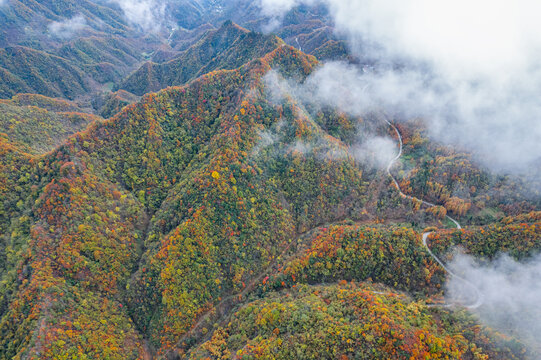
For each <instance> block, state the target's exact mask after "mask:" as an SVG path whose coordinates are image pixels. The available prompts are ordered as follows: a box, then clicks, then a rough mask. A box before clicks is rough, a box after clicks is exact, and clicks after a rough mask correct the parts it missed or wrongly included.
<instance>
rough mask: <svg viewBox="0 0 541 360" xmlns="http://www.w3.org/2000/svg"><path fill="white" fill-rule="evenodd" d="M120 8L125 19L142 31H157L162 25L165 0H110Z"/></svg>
mask: <svg viewBox="0 0 541 360" xmlns="http://www.w3.org/2000/svg"><path fill="white" fill-rule="evenodd" d="M110 1H112V2H114V3H116V4H118V6H120V8H121V9H122V11H123V12H124V16H125V17H126V19H127V20H128V21H129V22H130V23H131V24H132V25H135V26H137V27H139V28H140V29H141V30H143V31H158V30H159V29H160V27H161V26H162V25H163V21H164V17H165V7H166V5H167V2H166V1H159V0H110Z"/></svg>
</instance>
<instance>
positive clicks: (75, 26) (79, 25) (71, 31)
mask: <svg viewBox="0 0 541 360" xmlns="http://www.w3.org/2000/svg"><path fill="white" fill-rule="evenodd" d="M86 25H87V23H86V19H85V18H84V16H83V15H81V14H79V15H76V16H74V17H72V18H71V19H65V20H63V21H54V22H52V23H50V24H49V26H48V29H49V33H51V34H52V35H53V36H55V37H57V38H60V39H69V38H72V37H73V36H74V35H75V34H77V33H78V32H79V31H81V30H82V29H84V28H85V26H86Z"/></svg>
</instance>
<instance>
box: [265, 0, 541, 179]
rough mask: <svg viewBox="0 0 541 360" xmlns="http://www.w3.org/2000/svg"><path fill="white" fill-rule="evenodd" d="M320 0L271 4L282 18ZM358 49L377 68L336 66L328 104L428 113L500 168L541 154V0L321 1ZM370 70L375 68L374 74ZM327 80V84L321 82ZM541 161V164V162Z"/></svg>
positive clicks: (437, 130) (442, 133)
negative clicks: (510, 0) (286, 12)
mask: <svg viewBox="0 0 541 360" xmlns="http://www.w3.org/2000/svg"><path fill="white" fill-rule="evenodd" d="M315 2H316V1H311V0H307V1H304V0H289V1H287V0H282V1H279V2H277V3H274V2H273V1H270V0H268V1H267V0H261V5H262V7H263V12H264V13H265V14H267V15H272V16H274V17H275V18H280V16H281V14H283V13H284V12H285V11H287V10H290V9H291V8H292V7H294V6H296V5H298V4H300V3H308V4H313V3H315ZM317 2H318V3H324V4H327V5H328V7H329V9H330V12H331V14H332V15H333V18H334V21H335V24H336V26H337V29H338V31H340V32H341V33H343V34H346V35H348V38H349V41H350V45H351V49H353V51H355V52H356V54H357V55H358V56H359V57H360V58H361V59H364V60H366V61H367V63H369V64H371V65H373V66H370V67H365V68H364V70H365V71H363V70H362V69H359V68H354V67H351V66H348V65H344V64H336V63H334V64H328V65H325V66H324V67H323V68H322V69H320V70H319V71H318V72H317V73H316V74H315V75H314V76H313V77H312V82H313V85H314V86H315V88H316V89H317V90H318V94H319V95H320V100H321V101H323V102H326V103H335V104H336V105H337V106H339V107H340V108H341V109H344V110H347V111H349V112H353V113H359V112H362V111H364V110H373V109H374V108H378V107H379V108H381V109H384V110H387V111H389V110H392V111H393V112H394V113H395V115H402V116H420V117H423V118H424V119H426V121H427V124H428V127H429V131H430V133H431V136H432V137H433V138H434V139H436V140H438V141H443V142H446V143H450V144H458V145H460V146H461V147H465V148H467V149H470V150H471V151H472V152H473V154H474V155H475V157H476V159H477V160H478V161H480V162H482V163H483V164H484V165H486V166H488V167H490V168H492V169H494V170H497V171H505V172H507V171H518V172H524V171H526V170H527V169H529V168H530V167H532V166H538V164H539V161H540V160H541V103H540V102H539V101H538V99H539V95H540V93H541V85H540V84H541V65H539V64H541V37H539V36H538V34H539V33H541V23H540V22H539V21H537V19H536V17H535V15H534V14H538V13H539V10H541V3H539V4H538V3H536V2H533V1H529V0H517V1H513V2H508V1H503V0H496V1H491V0H479V1H475V2H473V3H472V2H471V1H466V0H458V1H453V2H440V1H436V2H435V1H430V0H409V1H399V0H377V1H376V0H352V1H338V0H320V1H317ZM366 70H368V71H366ZM318 81H319V84H318V83H317V82H318ZM536 164H537V165H536Z"/></svg>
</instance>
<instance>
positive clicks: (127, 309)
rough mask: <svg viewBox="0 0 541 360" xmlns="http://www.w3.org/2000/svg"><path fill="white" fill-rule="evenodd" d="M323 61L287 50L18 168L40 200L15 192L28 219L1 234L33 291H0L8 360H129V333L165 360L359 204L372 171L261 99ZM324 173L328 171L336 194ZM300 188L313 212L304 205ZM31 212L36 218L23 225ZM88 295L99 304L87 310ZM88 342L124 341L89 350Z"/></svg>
mask: <svg viewBox="0 0 541 360" xmlns="http://www.w3.org/2000/svg"><path fill="white" fill-rule="evenodd" d="M314 64H315V61H314V60H313V59H312V58H309V57H306V56H305V55H302V54H301V53H298V52H295V51H294V50H293V49H291V48H289V47H279V48H278V49H276V50H275V51H274V52H272V53H270V54H269V55H267V56H266V57H264V58H263V59H261V60H256V61H254V62H251V63H250V64H249V65H247V66H244V67H242V68H240V69H239V70H235V71H224V72H217V73H213V74H210V75H207V76H205V77H203V78H201V79H200V80H198V81H196V82H194V83H192V84H190V85H189V86H188V87H186V88H172V89H170V90H167V91H164V92H161V93H159V94H157V95H151V96H147V97H145V98H144V99H143V100H142V102H141V103H140V104H137V105H132V106H130V107H128V108H127V109H125V110H124V111H123V112H122V113H121V114H119V115H117V116H116V117H115V118H113V119H112V120H110V121H109V122H105V123H99V122H95V123H94V124H93V126H92V127H91V128H90V129H89V130H88V131H86V132H85V133H81V134H79V135H77V136H76V137H75V138H72V140H71V141H70V142H69V144H67V145H66V146H63V147H61V148H60V149H59V150H57V151H55V152H53V153H51V154H50V155H46V156H45V157H44V158H42V159H39V160H33V159H32V158H28V159H25V158H24V156H23V157H22V158H21V160H18V161H23V162H26V163H27V164H28V165H27V166H30V167H31V168H32V167H34V166H35V168H33V170H31V171H30V173H29V174H28V176H27V175H24V174H19V175H17V173H11V174H9V176H10V177H9V178H10V179H13V180H9V181H16V182H19V183H20V185H19V187H21V190H22V189H23V187H25V186H30V187H32V189H33V191H32V192H29V193H27V194H26V195H25V192H24V191H22V192H18V193H15V194H12V193H11V192H12V191H13V189H12V188H11V187H9V186H7V187H6V189H5V191H6V193H5V194H4V197H5V198H13V199H14V200H13V201H15V202H17V204H18V206H17V207H15V208H13V209H12V208H11V206H12V205H11V203H6V205H7V206H8V209H5V214H6V216H7V218H6V221H5V222H4V224H5V225H4V226H6V227H8V228H11V229H12V234H13V235H14V236H16V238H13V237H8V238H5V239H4V245H3V247H4V248H6V249H7V250H6V251H7V252H8V253H18V254H20V255H24V256H23V257H24V260H23V261H22V262H21V263H14V262H13V261H14V259H12V258H10V259H9V260H8V259H6V260H5V262H6V264H7V265H5V272H4V275H3V278H5V279H6V278H11V279H13V276H15V273H14V271H16V269H19V275H17V276H19V277H20V276H22V277H23V278H24V280H22V282H21V283H19V284H17V285H16V286H15V288H13V287H11V286H10V287H8V288H6V289H4V293H3V298H4V299H5V302H6V303H9V306H8V307H7V309H6V310H5V312H4V314H3V317H2V319H3V320H2V325H0V328H1V330H0V331H1V332H2V339H3V345H2V346H3V349H4V350H3V351H4V352H3V356H8V357H11V356H14V355H15V354H17V353H19V354H22V353H27V354H29V355H30V357H32V356H37V354H38V353H39V354H41V355H40V356H44V357H46V358H48V357H55V356H60V354H74V353H77V352H78V351H83V352H84V353H87V354H94V355H93V356H97V354H101V355H100V356H103V355H104V354H109V356H110V357H111V358H117V357H118V358H126V357H128V358H130V357H132V356H131V355H128V354H137V353H138V351H140V349H141V346H142V345H141V344H142V343H141V342H140V341H136V340H135V339H136V338H137V336H135V335H133V333H130V331H132V330H130V331H125V333H124V335H123V336H122V337H119V336H117V335H114V334H118V331H120V329H125V330H127V329H129V328H130V327H131V328H132V329H133V328H134V327H136V328H137V329H139V330H140V331H142V333H143V334H145V336H148V337H149V338H150V340H151V343H152V344H154V346H156V348H157V349H160V348H161V349H168V348H170V347H171V346H172V345H173V344H174V343H175V342H176V341H177V339H178V338H179V337H180V336H181V335H182V334H184V333H185V332H186V331H187V330H188V329H189V328H190V326H191V324H193V323H194V322H195V320H196V319H197V318H198V316H199V315H200V314H202V312H204V311H206V310H208V309H209V308H211V307H212V305H213V304H215V303H216V302H217V301H219V298H220V297H222V296H225V295H227V294H230V293H235V292H239V291H242V289H243V288H245V287H247V286H248V284H249V283H250V282H251V281H253V277H254V275H255V274H258V273H259V272H260V271H261V270H262V269H263V268H265V267H266V266H268V265H269V264H270V263H271V262H272V259H273V258H274V257H276V256H277V255H278V254H279V253H280V252H281V251H283V250H284V249H285V248H286V247H287V245H288V241H289V240H290V236H293V235H294V234H295V233H296V232H297V231H303V230H302V229H309V228H311V227H313V226H315V225H317V224H318V223H322V222H326V221H333V220H334V219H338V218H341V217H344V216H346V214H349V213H350V211H351V209H352V208H354V207H356V206H359V204H362V202H363V198H362V193H363V184H362V181H361V180H360V179H361V172H360V171H359V170H357V169H356V167H355V166H354V163H353V161H352V160H351V159H348V158H344V159H343V160H340V161H337V162H326V161H320V160H318V159H319V156H317V155H316V154H313V155H310V154H303V153H300V152H298V151H295V146H294V145H295V143H296V142H297V141H300V140H302V139H309V138H313V137H317V138H319V137H322V139H327V140H325V141H331V142H330V143H328V144H326V145H325V146H324V148H325V149H329V148H334V147H338V148H340V147H341V146H344V145H340V144H341V142H340V141H339V140H336V139H335V140H332V138H330V137H329V136H328V135H324V133H323V131H322V130H321V129H320V128H319V127H318V126H317V125H316V124H314V123H312V122H310V121H309V118H306V117H304V116H302V115H300V113H298V110H294V109H295V105H294V104H289V105H287V106H286V107H284V108H277V107H275V106H272V105H271V104H269V103H268V102H267V101H266V100H265V99H266V97H265V96H263V93H262V91H263V90H264V89H263V87H262V86H263V83H262V80H261V77H262V76H263V75H264V74H265V72H266V71H267V70H269V69H270V68H271V67H273V68H278V69H282V71H284V72H287V73H297V74H298V76H305V75H306V74H307V72H309V71H310V69H311V67H312V66H313V65H314ZM218 84H219V86H218ZM239 84H244V86H243V88H245V91H243V90H241V89H240V88H239ZM249 89H251V90H250V91H249ZM280 119H282V121H285V122H286V123H287V124H288V125H287V126H283V125H280V127H279V128H277V129H276V131H279V132H280V133H283V136H284V140H283V141H282V143H281V148H282V150H280V153H283V154H284V155H283V157H282V156H280V157H278V158H276V159H274V160H273V159H268V158H267V157H263V158H259V157H258V156H257V155H256V154H255V153H253V151H254V147H255V146H256V145H257V144H258V143H259V141H260V140H259V139H260V135H259V133H260V132H261V131H264V129H265V128H270V127H274V126H276V125H277V124H278V123H280ZM14 155H15V154H14ZM17 156H18V155H17ZM261 156H263V155H261ZM267 156H268V155H267ZM18 158H20V156H18ZM5 160H6V161H8V160H9V158H8V157H6V158H5ZM269 160H270V161H269ZM20 167H21V168H24V167H22V166H20ZM9 168H10V167H8V168H6V169H5V171H8V169H9ZM315 173H319V174H326V175H325V184H323V183H321V180H322V178H320V177H316V176H314V175H315ZM25 174H26V173H25ZM34 174H35V175H34ZM293 174H295V175H294V178H295V182H293V181H292V180H293V178H292V176H293ZM20 176H22V178H20ZM18 177H19V179H18V180H17V178H18ZM23 178H24V179H23ZM6 181H7V180H6ZM301 184H302V185H301ZM298 186H303V187H304V188H305V189H306V190H305V192H304V198H305V199H306V201H309V202H310V203H311V206H309V207H305V206H300V204H299V205H297V204H296V203H295V201H296V199H297V197H298V194H297V192H298V190H297V189H298ZM25 196H27V197H25ZM28 196H29V197H28ZM17 199H19V200H17ZM25 203H28V204H30V203H35V206H33V207H32V208H26V207H25V205H24V204H25ZM68 209H69V210H68ZM21 213H24V214H26V215H25V216H26V217H25V219H27V220H25V222H23V223H21V221H13V220H14V219H20V218H21ZM10 219H11V220H10ZM145 219H146V220H145ZM147 223H148V225H147ZM14 227H16V228H17V229H19V230H17V231H15V228H14ZM297 229H299V230H297ZM19 234H20V235H19ZM25 239H26V240H25ZM186 249H191V250H190V251H186ZM68 254H70V255H68ZM141 256H142V257H141ZM140 257H141V260H138V259H139V258H140ZM137 263H139V266H136V264H137ZM9 264H11V265H9ZM23 268H24V269H27V270H23V272H22V273H21V272H20V271H21V269H23ZM173 269H175V270H174V272H171V271H172V270H173ZM181 269H184V270H181ZM135 270H137V271H136V273H135V274H134V275H131V272H132V271H135ZM182 274H184V275H182ZM37 289H40V290H39V291H38V290H37ZM126 289H129V290H128V291H127V292H126ZM87 292H91V294H92V295H89V297H88V299H90V300H88V301H87V302H86V303H83V304H81V303H80V301H79V300H77V299H78V298H79V297H80V296H82V294H83V293H87ZM45 294H47V295H46V296H45ZM61 294H62V295H61ZM43 296H45V297H43ZM23 298H26V300H25V301H24V305H23V303H22V302H21V299H23ZM9 299H11V300H9ZM96 303H100V304H103V305H104V306H106V307H103V308H100V309H99V312H101V313H102V314H103V317H100V316H97V315H91V316H92V318H93V319H94V320H92V321H96V322H97V324H99V323H100V322H102V323H103V324H104V325H103V326H95V325H92V323H87V322H85V321H83V320H82V317H85V319H86V317H87V316H89V314H90V313H89V312H90V311H91V308H87V307H86V306H90V307H92V306H94V304H96ZM85 304H86V305H85ZM115 316H119V318H118V320H115V321H114V322H113V323H111V322H110V320H109V318H110V317H112V318H114V317H115ZM132 319H133V320H132ZM132 321H133V325H129V324H130V323H132ZM38 323H39V324H41V325H40V326H39V327H38V325H37V324H38ZM83 323H84V324H83ZM23 324H24V325H23ZM76 324H80V325H76ZM96 328H99V329H100V330H95V329H96ZM89 329H94V330H93V333H92V334H93V335H92V336H93V337H94V336H95V337H96V339H97V338H98V337H100V336H104V337H107V338H111V340H113V339H114V343H111V347H110V348H109V347H108V346H102V348H100V349H99V350H98V348H96V347H95V346H97V343H92V342H90V343H88V344H85V346H84V349H85V350H77V349H79V348H80V347H82V343H80V341H81V339H83V338H84V337H87V336H89V335H90V334H89V333H87V331H89ZM21 331H24V333H26V334H33V335H29V336H27V337H21V335H20V334H21ZM130 339H131V340H130ZM57 343H62V344H64V345H63V346H56V345H54V344H57ZM78 344H79V345H78ZM129 344H131V345H129ZM137 344H139V345H137ZM8 345H9V346H8ZM102 345H103V344H102ZM78 346H79V347H78ZM138 349H139V350H138ZM73 351H74V352H73ZM107 351H109V352H107ZM134 356H135V355H134Z"/></svg>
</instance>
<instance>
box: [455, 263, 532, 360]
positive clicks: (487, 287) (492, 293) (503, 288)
mask: <svg viewBox="0 0 541 360" xmlns="http://www.w3.org/2000/svg"><path fill="white" fill-rule="evenodd" d="M449 266H450V267H451V268H452V269H454V270H455V271H456V272H457V273H460V274H462V276H464V278H466V279H467V280H468V281H470V282H471V283H472V284H474V285H475V286H476V287H477V289H479V291H480V293H481V294H482V299H483V305H481V306H480V307H479V308H477V309H474V310H472V311H473V312H474V313H475V314H476V315H477V316H479V319H480V320H481V321H482V322H484V323H485V324H487V325H489V326H491V327H493V328H495V329H496V330H499V331H501V332H502V333H505V334H508V335H511V336H516V337H518V338H520V339H521V340H522V341H524V342H525V343H526V344H528V345H530V346H531V348H532V352H534V353H535V352H536V351H540V350H541V342H540V340H539V334H540V333H541V307H539V299H541V277H540V276H539V274H541V256H537V257H535V258H533V259H531V260H529V261H527V262H525V263H518V262H516V261H514V260H512V259H511V258H509V257H508V256H503V257H501V258H499V259H498V260H496V261H494V262H493V263H491V264H485V265H478V264H477V263H476V262H475V261H474V260H473V259H472V258H471V257H470V256H467V255H457V256H455V258H454V260H453V261H452V263H450V264H449ZM447 289H448V291H447V293H448V294H447V297H448V300H449V301H451V302H452V301H454V299H465V298H468V297H470V298H471V296H472V294H471V292H472V290H471V289H469V288H468V287H467V286H464V283H463V282H462V281H461V280H459V279H457V278H450V279H449V280H448V282H447Z"/></svg>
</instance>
